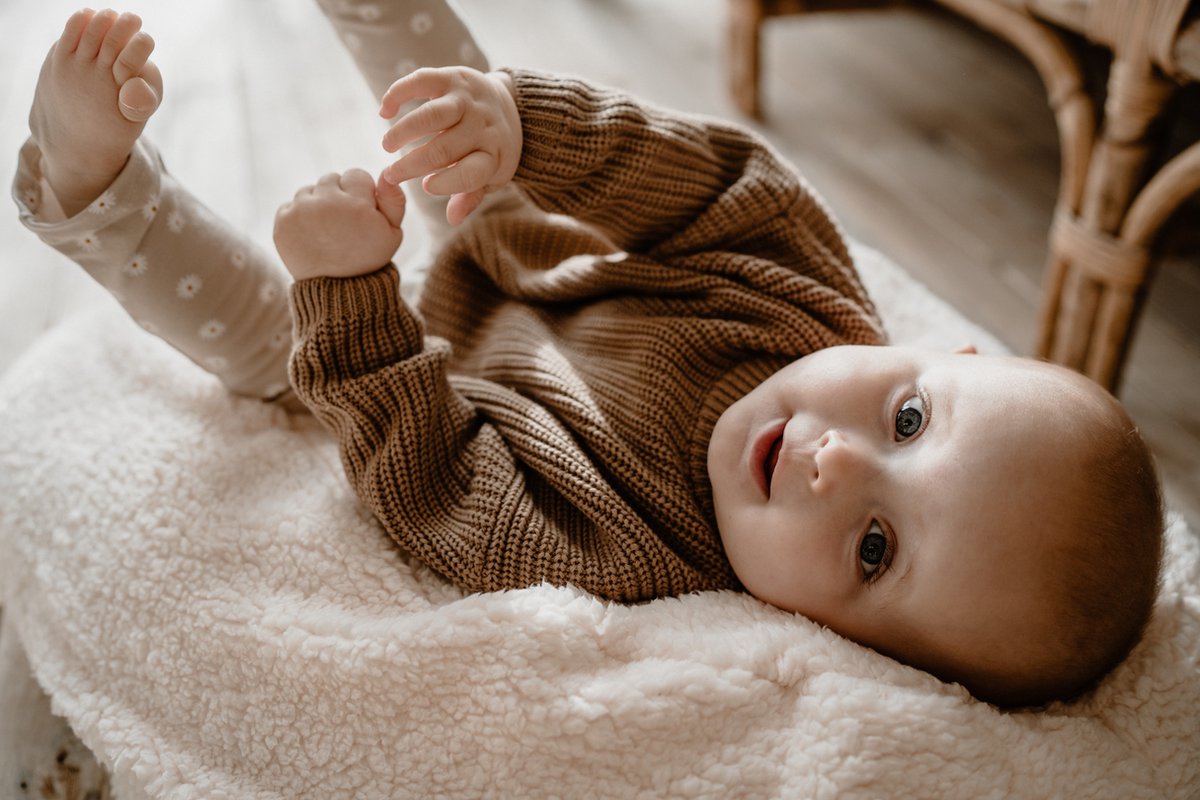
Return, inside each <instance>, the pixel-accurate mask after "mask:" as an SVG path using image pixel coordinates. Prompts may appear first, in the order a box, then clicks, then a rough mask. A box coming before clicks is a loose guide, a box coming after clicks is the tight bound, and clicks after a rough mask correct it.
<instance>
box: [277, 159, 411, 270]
mask: <svg viewBox="0 0 1200 800" xmlns="http://www.w3.org/2000/svg"><path fill="white" fill-rule="evenodd" d="M403 219H404V193H403V192H402V191H400V188H399V187H398V186H396V185H395V184H393V183H387V182H385V181H380V182H379V183H378V184H376V181H375V180H373V179H372V178H371V176H370V175H368V174H367V173H366V172H364V171H363V170H361V169H352V170H349V171H348V172H344V173H342V174H341V175H338V174H336V173H331V174H329V175H326V176H324V177H323V178H321V179H320V180H319V181H317V182H316V183H315V184H313V185H312V186H305V187H304V188H302V189H301V190H300V191H298V192H296V195H295V197H294V198H292V200H290V201H288V202H286V203H284V204H283V205H282V206H281V207H280V208H279V211H278V213H276V215H275V247H276V248H277V249H278V250H279V256H280V257H281V258H282V259H283V263H284V265H285V266H286V267H287V269H288V272H290V273H292V277H293V278H295V279H296V280H303V279H305V278H315V277H321V276H324V277H330V278H350V277H355V276H357V275H365V274H367V273H369V272H374V271H375V270H377V269H379V268H380V267H382V266H383V265H384V264H387V263H388V262H389V261H391V259H392V256H394V255H395V254H396V250H397V249H398V248H399V247H400V242H401V240H402V239H403V232H402V231H401V230H400V223H401V222H402V221H403Z"/></svg>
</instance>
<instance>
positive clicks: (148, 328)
mask: <svg viewBox="0 0 1200 800" xmlns="http://www.w3.org/2000/svg"><path fill="white" fill-rule="evenodd" d="M138 325H141V326H142V330H144V331H145V332H146V333H153V334H156V335H157V334H158V326H157V325H155V324H154V323H153V322H147V321H146V320H144V319H139V320H138Z"/></svg>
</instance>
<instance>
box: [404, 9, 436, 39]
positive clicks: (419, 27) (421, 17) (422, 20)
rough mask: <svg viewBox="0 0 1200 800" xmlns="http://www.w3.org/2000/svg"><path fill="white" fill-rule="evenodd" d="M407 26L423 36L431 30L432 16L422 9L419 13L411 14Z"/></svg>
mask: <svg viewBox="0 0 1200 800" xmlns="http://www.w3.org/2000/svg"><path fill="white" fill-rule="evenodd" d="M408 27H409V29H410V30H411V31H412V32H413V33H415V34H416V35H417V36H424V35H425V34H427V33H429V32H430V31H431V30H433V17H431V16H430V15H429V14H426V13H425V12H424V11H422V12H420V13H419V14H413V18H412V21H411V22H410V23H409V24H408Z"/></svg>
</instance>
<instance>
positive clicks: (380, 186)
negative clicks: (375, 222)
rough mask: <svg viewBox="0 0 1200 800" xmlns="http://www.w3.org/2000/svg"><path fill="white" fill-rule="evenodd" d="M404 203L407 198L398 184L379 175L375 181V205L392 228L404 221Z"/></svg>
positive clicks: (397, 226)
mask: <svg viewBox="0 0 1200 800" xmlns="http://www.w3.org/2000/svg"><path fill="white" fill-rule="evenodd" d="M406 203H407V199H406V198H405V196H404V190H403V189H401V188H400V184H398V183H392V182H391V181H385V180H384V179H383V176H382V175H380V176H379V179H378V180H376V181H375V205H377V206H379V210H380V212H382V214H383V216H385V217H386V218H387V221H388V222H389V223H391V226H392V227H393V228H399V227H400V223H401V222H403V221H404V206H405V204H406Z"/></svg>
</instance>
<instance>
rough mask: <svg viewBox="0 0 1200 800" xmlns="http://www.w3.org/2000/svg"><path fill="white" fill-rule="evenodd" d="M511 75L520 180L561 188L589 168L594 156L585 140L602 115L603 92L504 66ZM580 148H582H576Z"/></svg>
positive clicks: (557, 78)
mask: <svg viewBox="0 0 1200 800" xmlns="http://www.w3.org/2000/svg"><path fill="white" fill-rule="evenodd" d="M503 71H504V72H507V73H508V75H509V77H511V78H512V82H513V88H514V89H515V99H516V102H517V113H518V114H519V115H520V117H521V135H522V142H521V161H520V164H518V165H517V173H516V176H515V180H517V181H518V182H520V183H522V184H525V185H530V184H532V185H539V184H541V185H547V186H561V185H563V184H564V183H567V182H569V181H571V180H572V179H576V178H577V177H578V175H579V173H580V171H581V168H582V169H583V170H584V171H586V167H587V164H586V156H587V155H591V153H590V148H588V147H587V146H586V144H587V143H586V142H584V141H573V140H575V139H579V138H580V137H583V136H586V128H587V126H586V125H581V124H580V123H581V121H592V120H594V119H595V115H596V114H597V113H603V109H604V107H605V106H606V105H607V104H609V103H611V102H612V101H611V100H609V103H606V102H605V101H604V99H603V96H602V95H601V96H597V94H596V92H595V90H594V89H593V88H592V87H591V86H590V85H589V84H587V83H585V82H583V81H582V80H577V79H573V78H570V77H564V76H561V75H547V74H544V73H539V72H533V71H530V70H524V69H512V68H505V69H504V70H503ZM577 146H578V147H579V149H577Z"/></svg>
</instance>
